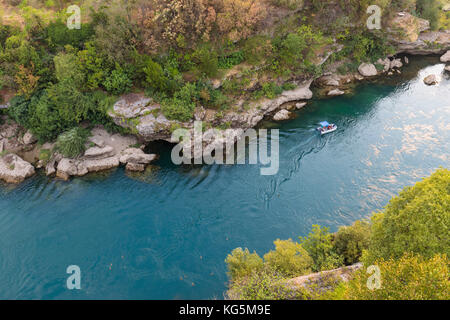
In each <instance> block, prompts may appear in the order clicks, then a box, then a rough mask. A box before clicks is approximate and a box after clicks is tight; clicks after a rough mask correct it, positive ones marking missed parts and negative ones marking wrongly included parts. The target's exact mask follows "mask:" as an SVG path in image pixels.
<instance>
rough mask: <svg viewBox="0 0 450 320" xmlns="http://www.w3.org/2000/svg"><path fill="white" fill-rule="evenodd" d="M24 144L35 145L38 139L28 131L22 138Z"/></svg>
mask: <svg viewBox="0 0 450 320" xmlns="http://www.w3.org/2000/svg"><path fill="white" fill-rule="evenodd" d="M22 141H23V143H25V144H33V143H35V142H37V139H36V138H35V137H34V136H33V134H32V133H31V132H30V131H29V130H28V131H27V132H25V134H24V135H23V138H22Z"/></svg>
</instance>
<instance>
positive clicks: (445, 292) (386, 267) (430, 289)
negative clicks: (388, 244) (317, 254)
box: [328, 254, 450, 300]
mask: <svg viewBox="0 0 450 320" xmlns="http://www.w3.org/2000/svg"><path fill="white" fill-rule="evenodd" d="M376 265H377V266H378V267H379V268H380V275H381V288H380V289H375V290H369V288H368V286H367V281H368V278H369V277H370V276H371V274H368V273H367V269H366V268H364V269H362V270H360V271H358V272H357V273H356V274H355V277H354V279H353V280H351V281H350V282H349V283H348V284H345V285H341V287H340V288H339V289H338V290H336V291H335V292H333V293H331V294H329V295H328V298H330V299H339V300H341V299H345V300H448V299H449V298H450V280H449V277H448V275H449V272H450V270H449V260H448V258H447V256H445V255H436V256H434V257H432V258H429V259H426V258H423V257H421V256H418V255H412V254H405V255H403V256H402V257H401V258H400V259H398V260H394V259H390V260H387V261H384V260H382V259H381V260H379V261H377V262H376Z"/></svg>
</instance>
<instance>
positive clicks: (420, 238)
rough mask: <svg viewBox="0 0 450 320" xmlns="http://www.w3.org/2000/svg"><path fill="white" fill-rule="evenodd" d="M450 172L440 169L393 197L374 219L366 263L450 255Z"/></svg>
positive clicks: (365, 255) (365, 257)
mask: <svg viewBox="0 0 450 320" xmlns="http://www.w3.org/2000/svg"><path fill="white" fill-rule="evenodd" d="M449 226H450V171H449V170H446V169H439V170H437V171H436V172H435V173H433V174H432V175H431V176H430V177H428V178H425V179H423V180H422V181H420V182H417V183H416V184H415V185H414V186H413V187H407V188H405V189H404V190H403V191H402V192H400V194H399V195H398V196H397V197H394V198H392V199H391V200H390V201H389V204H388V205H387V206H386V208H385V210H384V212H382V213H378V214H375V215H374V216H373V218H372V235H371V238H370V245H369V249H368V250H367V253H365V254H364V257H363V260H364V262H365V263H368V264H371V263H372V262H373V261H375V260H377V259H380V258H383V259H385V260H387V259H389V258H400V257H401V256H403V254H404V253H405V252H412V253H416V254H420V255H422V256H423V257H425V258H431V257H433V256H434V255H435V254H437V253H444V254H446V255H447V256H448V255H449V254H450V235H449Z"/></svg>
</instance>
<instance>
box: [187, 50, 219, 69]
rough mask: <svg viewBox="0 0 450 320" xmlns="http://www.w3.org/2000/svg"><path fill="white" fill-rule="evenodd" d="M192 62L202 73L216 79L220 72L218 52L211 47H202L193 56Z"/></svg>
mask: <svg viewBox="0 0 450 320" xmlns="http://www.w3.org/2000/svg"><path fill="white" fill-rule="evenodd" d="M192 61H194V63H195V64H196V67H197V69H198V71H200V73H202V74H204V75H206V76H208V77H214V76H216V75H217V72H218V70H219V60H218V56H217V52H216V51H215V50H214V49H213V48H212V47H211V46H207V45H205V46H201V47H200V48H198V49H197V50H195V51H194V53H193V54H192Z"/></svg>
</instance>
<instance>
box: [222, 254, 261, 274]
mask: <svg viewBox="0 0 450 320" xmlns="http://www.w3.org/2000/svg"><path fill="white" fill-rule="evenodd" d="M225 262H226V264H227V267H228V276H229V277H230V279H231V280H232V281H234V280H237V279H239V278H243V277H246V276H249V275H250V274H251V273H252V272H256V271H258V270H261V269H262V267H263V260H262V259H261V258H260V257H259V255H258V254H257V253H256V252H253V253H250V251H248V249H247V248H245V250H242V248H236V249H234V250H233V251H231V254H229V255H228V256H227V258H226V259H225Z"/></svg>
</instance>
